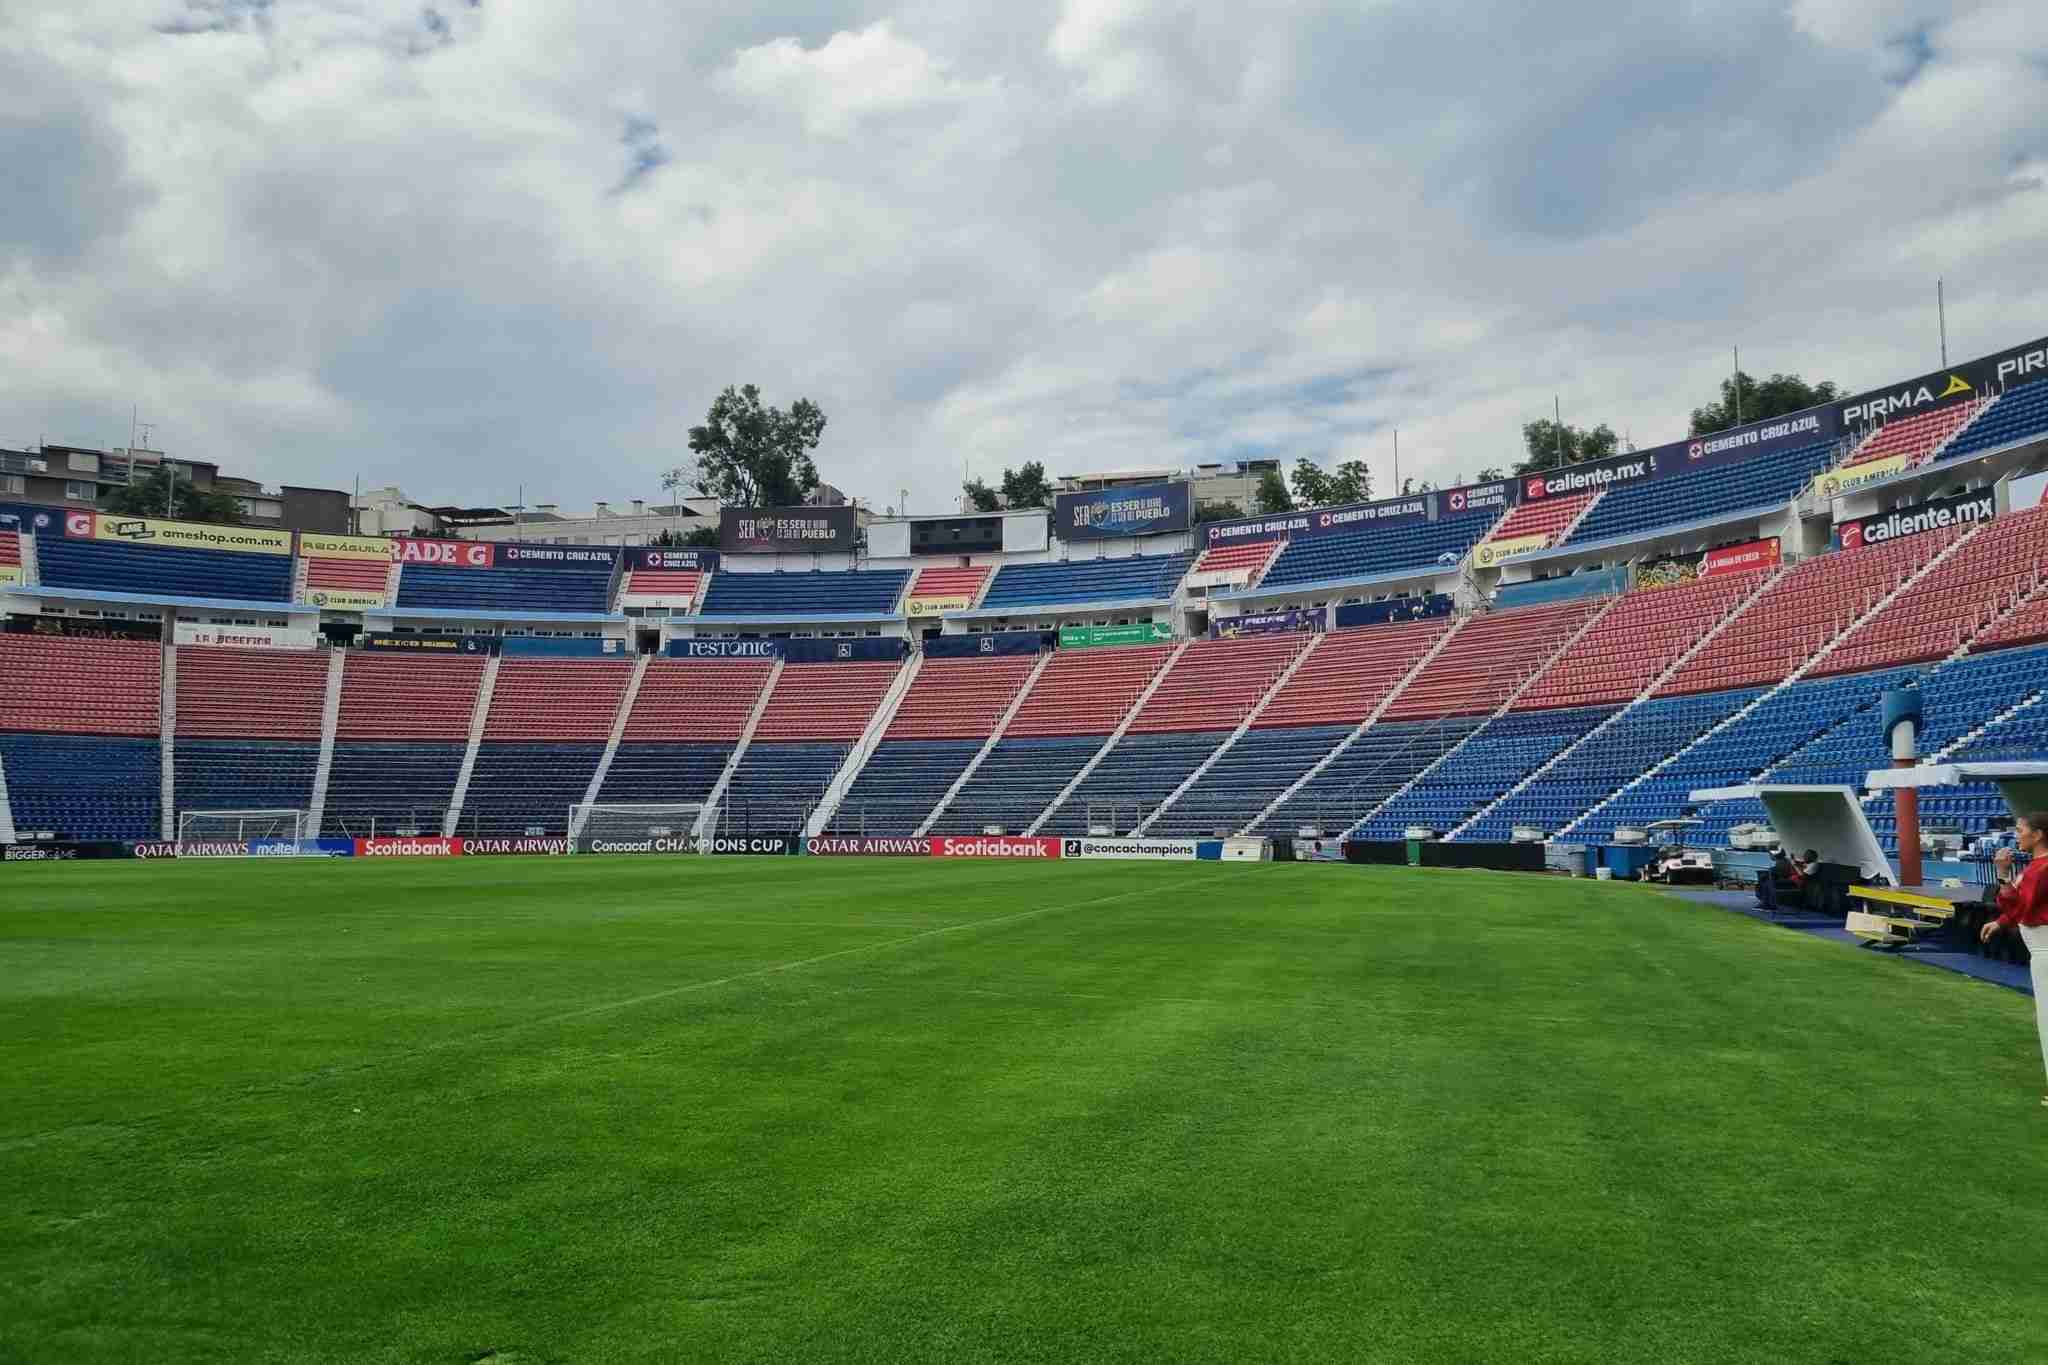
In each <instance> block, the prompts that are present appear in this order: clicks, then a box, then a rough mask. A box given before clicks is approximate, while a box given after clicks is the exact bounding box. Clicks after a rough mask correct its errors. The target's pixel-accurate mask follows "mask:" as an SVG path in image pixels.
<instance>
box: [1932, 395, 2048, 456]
mask: <svg viewBox="0 0 2048 1365" xmlns="http://www.w3.org/2000/svg"><path fill="white" fill-rule="evenodd" d="M2044 432H2048V380H2038V379H2037V380H2035V381H2034V382H2033V383H2031V384H2025V385H2022V386H2021V387H2019V388H2016V389H2007V390H2006V391H2005V393H2004V394H2003V395H2002V396H2000V397H1999V398H1997V399H1995V400H1993V401H1992V403H1991V404H1990V405H1989V406H1988V407H1986V408H1985V409H1984V410H1983V411H1981V412H1979V413H1978V414H1977V420H1976V421H1974V422H1972V423H1970V425H1969V426H1967V427H1965V428H1964V429H1963V433H1962V435H1960V436H1957V437H1956V438H1955V439H1954V440H1952V441H1950V442H1949V443H1948V445H1947V446H1946V447H1945V448H1943V450H1942V451H1941V453H1940V455H1939V456H1938V457H1937V458H1938V459H1939V460H1942V461H1948V460H1960V459H1963V458H1964V457H1966V456H1970V455H1978V454H1981V453H1983V452H1984V451H1987V450H1996V449H1998V448H1999V447H2000V446H2006V445H2011V444H2013V443H2014V442H2017V441H2021V440H2024V439H2026V438H2027V437H2030V436H2039V435H2041V434H2042V433H2044Z"/></svg>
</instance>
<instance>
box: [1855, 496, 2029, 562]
mask: <svg viewBox="0 0 2048 1365" xmlns="http://www.w3.org/2000/svg"><path fill="white" fill-rule="evenodd" d="M1997 515H1998V495H1997V494H1995V493H1993V492H1992V491H1991V490H1990V489H1988V488H1987V489H1985V490H1983V491H1982V492H1980V493H1964V494H1962V495H1961V496H1960V497H1953V498H1936V499H1934V500H1933V501H1931V502H1916V503H1909V504H1907V505H1906V506H1904V507H1901V508H1898V509H1897V510H1896V511H1891V512H1885V513H1883V514H1881V515H1879V516H1874V517H1858V518H1856V520H1854V521H1845V522H1841V523H1839V524H1838V525H1837V526H1836V527H1835V534H1836V535H1837V536H1838V537H1840V538H1841V542H1842V548H1843V549H1845V550H1854V549H1857V548H1859V547H1861V546H1864V545H1882V544H1884V543H1885V542H1886V541H1888V540H1904V539H1905V538H1906V537H1907V536H1919V535H1925V534H1927V533H1928V532H1929V531H1946V530H1947V529H1948V528H1949V527H1951V526H1968V525H1970V524H1972V523H1973V522H1979V521H1989V520H1991V519H1992V518H1993V517H1995V516H1997Z"/></svg>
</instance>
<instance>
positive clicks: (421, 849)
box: [356, 836, 469, 858]
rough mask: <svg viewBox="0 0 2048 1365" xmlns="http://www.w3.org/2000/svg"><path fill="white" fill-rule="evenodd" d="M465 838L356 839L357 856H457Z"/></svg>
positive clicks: (460, 854)
mask: <svg viewBox="0 0 2048 1365" xmlns="http://www.w3.org/2000/svg"><path fill="white" fill-rule="evenodd" d="M468 842H469V841H468V840H466V839H444V838H440V837H438V836H436V837H431V838H430V837H425V836H422V837H420V838H414V839H358V840H356V857H358V858H459V857H461V856H462V849H463V846H464V845H465V844H466V843H468Z"/></svg>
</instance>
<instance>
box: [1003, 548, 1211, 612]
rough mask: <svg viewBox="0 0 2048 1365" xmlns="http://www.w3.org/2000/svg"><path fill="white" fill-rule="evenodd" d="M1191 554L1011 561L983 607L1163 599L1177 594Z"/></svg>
mask: <svg viewBox="0 0 2048 1365" xmlns="http://www.w3.org/2000/svg"><path fill="white" fill-rule="evenodd" d="M1191 561H1192V556H1189V555H1143V556H1140V555H1132V556H1127V557H1124V558H1121V559H1076V560H1071V561H1068V562H1065V563H1051V564H1005V565H1003V567H1002V568H1001V569H1000V570H998V571H997V573H996V581H995V582H994V583H991V584H990V585H989V589H988V596H986V597H984V598H983V599H982V601H981V605H982V606H983V607H984V608H995V607H1026V608H1028V607H1038V606H1057V605H1064V604H1068V603H1077V602H1158V601H1164V600H1165V599H1166V598H1168V597H1171V596H1172V595H1173V589H1174V585H1175V584H1177V583H1179V582H1180V580H1181V575H1183V574H1185V573H1186V572H1187V571H1188V565H1189V563H1190V562H1191Z"/></svg>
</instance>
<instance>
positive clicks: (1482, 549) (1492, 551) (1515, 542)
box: [1472, 535, 1550, 569]
mask: <svg viewBox="0 0 2048 1365" xmlns="http://www.w3.org/2000/svg"><path fill="white" fill-rule="evenodd" d="M1548 544H1550V537H1549V536H1547V535H1533V536H1508V537H1506V538H1504V539H1501V540H1488V541H1483V542H1481V543H1480V546H1479V548H1478V549H1476V550H1474V551H1473V552H1472V558H1473V562H1474V563H1476V564H1478V566H1479V567H1480V568H1482V569H1490V568H1492V567H1493V566H1494V565H1496V564H1501V563H1504V562H1506V561H1507V560H1510V559H1513V558H1514V557H1515V556H1517V555H1526V554H1531V553H1534V552H1535V551H1537V550H1540V549H1542V548H1543V547H1544V546H1546V545H1548Z"/></svg>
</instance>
